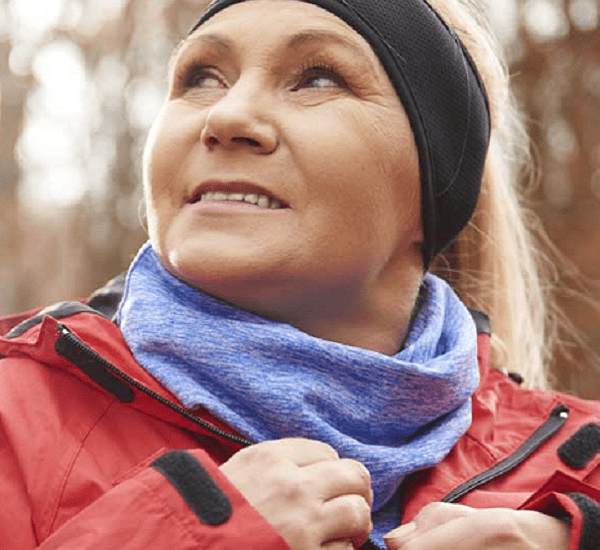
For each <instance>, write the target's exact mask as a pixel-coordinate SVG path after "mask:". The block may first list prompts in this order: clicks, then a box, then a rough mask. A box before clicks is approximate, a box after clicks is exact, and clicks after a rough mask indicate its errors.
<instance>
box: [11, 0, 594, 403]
mask: <svg viewBox="0 0 600 550" xmlns="http://www.w3.org/2000/svg"><path fill="white" fill-rule="evenodd" d="M205 1H206V0H153V2H148V1H147V0H103V1H102V2H94V0H0V212H2V216H1V218H0V251H1V252H0V314H6V313H11V312H16V311H21V310H24V309H29V308H34V307H37V306H39V305H43V304H47V303H49V302H52V301H57V300H63V299H69V298H77V297H85V296H87V295H88V294H89V293H90V292H91V291H92V290H93V289H94V288H96V287H98V286H100V285H101V284H102V283H103V282H104V281H106V280H107V279H109V278H111V277H113V276H114V275H116V274H118V273H120V272H121V271H123V270H125V269H126V268H127V265H128V264H129V262H130V261H131V259H132V257H133V255H134V254H135V252H136V251H137V249H138V247H139V246H140V244H141V243H142V242H143V241H144V239H145V234H144V230H143V228H142V225H143V224H142V223H141V222H140V220H139V210H140V208H139V204H140V179H141V170H140V166H141V154H142V148H143V143H144V140H145V136H146V133H147V130H148V127H149V125H150V123H151V121H152V119H153V117H154V116H155V114H156V112H157V110H158V108H159V106H160V102H161V101H162V95H163V94H164V90H165V87H166V71H165V66H166V63H167V61H168V58H169V55H170V52H171V50H172V48H173V46H174V45H175V44H176V42H177V41H178V40H179V39H180V38H181V37H182V36H184V35H185V33H186V31H187V29H188V28H189V27H190V26H191V24H192V23H193V22H194V21H195V19H196V18H197V16H198V14H199V12H200V11H201V9H202V7H203V5H204V4H205ZM490 12H491V16H492V19H493V20H495V21H496V25H497V28H498V31H499V35H500V37H501V39H502V42H503V43H504V46H505V47H506V49H507V52H508V55H509V59H510V62H511V70H512V73H513V74H514V86H515V91H516V93H517V96H518V97H519V99H520V101H521V103H522V105H523V107H524V109H525V112H526V113H527V115H528V121H529V130H530V133H531V135H532V137H533V140H534V147H535V151H536V155H537V156H538V157H539V159H538V160H539V165H540V166H541V167H542V168H541V174H540V176H541V177H540V182H541V184H540V187H539V190H538V191H537V194H536V196H535V201H536V202H535V208H536V210H537V212H538V214H539V215H540V217H541V218H542V220H543V222H544V224H545V227H546V228H547V230H548V233H549V234H550V237H551V238H552V239H553V241H554V242H555V243H556V245H557V246H558V248H559V249H560V250H562V251H563V253H564V254H565V255H566V256H567V257H568V258H569V259H570V260H572V261H573V262H574V264H575V265H577V266H578V268H579V269H580V270H581V272H582V273H583V274H584V275H585V276H586V277H587V278H588V279H589V280H590V281H591V283H590V285H591V287H592V288H595V289H596V292H597V293H598V294H597V296H598V298H600V290H599V289H600V286H598V285H596V286H594V284H595V283H594V282H598V281H600V110H599V109H598V105H599V104H600V27H599V17H600V0H512V1H509V0H503V1H502V2H494V1H493V0H490ZM563 305H564V307H565V309H566V310H567V312H568V313H569V315H570V316H571V318H572V319H573V320H574V322H575V324H576V325H577V326H579V327H580V328H581V329H582V331H583V332H584V334H585V335H586V336H587V338H588V339H589V341H590V343H591V344H592V346H593V347H594V348H595V349H596V351H597V352H598V353H600V322H599V321H600V319H599V318H598V314H597V312H596V311H594V310H593V308H592V307H585V306H584V305H582V302H581V301H578V300H573V299H571V298H569V293H568V292H567V293H565V298H564V299H563ZM573 353H574V356H575V357H577V355H578V353H580V351H579V350H574V352H573ZM581 353H582V352H581ZM598 370H599V371H600V365H599V366H598ZM556 375H557V379H558V381H559V384H560V386H561V387H562V388H563V389H567V390H571V391H573V392H575V393H578V394H580V395H583V396H586V397H598V396H600V376H598V377H595V376H591V375H590V374H589V372H586V371H584V370H582V369H579V370H578V369H577V368H573V367H572V366H570V365H567V363H566V362H565V361H564V360H558V361H557V364H556Z"/></svg>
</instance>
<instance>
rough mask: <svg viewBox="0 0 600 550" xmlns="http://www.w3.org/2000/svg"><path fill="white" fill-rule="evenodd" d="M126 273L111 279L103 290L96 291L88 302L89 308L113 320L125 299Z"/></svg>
mask: <svg viewBox="0 0 600 550" xmlns="http://www.w3.org/2000/svg"><path fill="white" fill-rule="evenodd" d="M125 275H126V274H125V273H122V274H121V275H118V276H117V277H115V278H114V279H111V280H110V281H108V283H106V284H105V285H104V286H103V287H102V288H99V289H98V290H96V291H95V292H94V293H93V294H92V295H91V296H90V298H89V300H88V303H87V304H88V306H90V307H91V308H92V309H94V310H96V311H97V312H98V313H101V314H102V315H104V316H105V317H106V318H108V319H113V318H114V316H115V315H116V313H117V309H118V308H119V304H120V303H121V298H123V292H124V290H125Z"/></svg>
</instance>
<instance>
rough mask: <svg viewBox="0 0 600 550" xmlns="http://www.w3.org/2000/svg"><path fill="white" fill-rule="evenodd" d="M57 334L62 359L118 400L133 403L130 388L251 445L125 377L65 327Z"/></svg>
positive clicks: (240, 443)
mask: <svg viewBox="0 0 600 550" xmlns="http://www.w3.org/2000/svg"><path fill="white" fill-rule="evenodd" d="M58 332H59V334H60V336H59V338H58V340H57V341H56V344H55V346H54V347H55V349H56V352H57V353H58V354H59V355H60V356H61V357H64V358H65V359H67V360H68V361H70V362H71V363H73V365H75V366H76V367H77V368H79V369H81V370H82V371H83V372H84V373H85V374H87V375H88V376H89V377H90V378H91V379H92V380H94V381H95V382H96V383H98V384H99V385H101V386H102V387H103V388H105V389H107V390H108V391H110V392H111V393H112V394H113V395H114V396H115V397H117V399H119V400H120V401H123V402H126V403H129V402H131V401H133V398H134V394H133V390H132V389H131V386H133V387H134V388H136V389H138V390H139V391H141V392H143V393H145V394H146V395H149V396H150V397H152V398H153V399H156V400H157V401H158V402H159V403H161V404H163V405H165V406H166V407H169V408H170V409H171V410H173V411H175V412H177V413H179V414H180V415H181V416H183V417H185V418H186V419H188V420H190V421H192V422H193V423H194V424H196V425H198V426H200V427H202V428H204V429H205V430H208V431H209V432H211V433H213V434H215V435H218V436H219V437H223V438H225V439H227V440H229V441H232V442H234V443H237V444H239V445H243V446H245V447H247V446H249V445H252V444H253V443H254V442H253V441H251V440H249V439H246V438H244V437H239V436H237V435H234V434H230V433H228V432H226V431H224V430H221V429H219V428H217V427H216V426H213V425H212V424H210V423H209V422H206V421H205V420H202V419H201V418H198V417H197V416H194V415H193V414H192V413H190V412H189V411H187V410H186V409H184V408H182V407H180V406H179V405H177V404H175V403H172V402H171V401H169V400H168V399H165V398H164V397H163V396H162V395H159V394H157V393H156V392H153V391H152V390H150V389H148V388H147V387H146V386H144V385H143V384H141V383H140V382H138V381H137V380H135V379H134V378H132V377H131V376H129V375H128V374H125V373H124V372H123V371H121V370H120V369H118V368H117V367H116V366H115V365H113V364H112V363H110V362H108V361H107V360H106V359H104V357H102V356H101V355H99V354H98V353H96V352H95V351H94V350H93V349H91V348H90V347H88V346H87V345H86V344H85V343H84V342H82V341H81V340H80V339H79V338H78V337H77V336H75V335H74V334H73V333H72V332H71V331H70V330H69V328H68V327H66V326H65V325H63V324H59V325H58Z"/></svg>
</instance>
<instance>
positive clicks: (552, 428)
mask: <svg viewBox="0 0 600 550" xmlns="http://www.w3.org/2000/svg"><path fill="white" fill-rule="evenodd" d="M567 418H569V408H568V407H567V406H566V405H557V406H556V407H554V409H552V412H551V413H550V415H549V416H548V418H547V420H546V421H545V422H544V423H543V424H542V425H541V426H540V427H539V428H538V429H537V430H536V431H535V432H533V434H532V435H531V436H529V438H528V439H527V440H526V441H525V442H524V443H523V444H522V445H521V446H520V447H519V448H518V449H517V450H516V451H515V452H514V453H513V454H511V455H510V456H509V457H508V458H506V459H504V460H503V461H501V462H499V463H498V464H496V465H495V466H492V467H491V468H489V469H488V470H486V471H485V472H482V473H481V474H478V475H476V476H475V477H472V478H471V479H469V480H468V481H466V482H465V483H463V484H462V485H459V486H458V487H457V488H456V489H454V490H452V491H451V492H450V493H448V494H447V495H446V496H445V497H444V498H443V499H442V500H441V502H446V503H452V502H455V501H457V500H458V499H459V498H461V497H462V496H464V495H466V494H467V493H469V492H470V491H473V490H474V489H476V488H477V487H480V486H481V485H484V484H486V483H489V482H490V481H492V480H494V479H496V478H497V477H500V476H501V475H504V474H506V473H508V472H509V471H510V470H512V469H513V468H516V467H517V466H518V465H519V464H521V462H523V461H524V460H525V459H526V458H527V457H529V456H530V455H531V454H532V453H533V452H534V451H536V450H537V449H538V448H539V447H540V446H541V445H542V444H543V443H545V442H546V441H548V439H550V438H551V437H552V436H553V435H554V434H555V433H556V432H558V431H559V430H560V429H561V428H562V427H563V426H564V425H565V423H566V422H567ZM361 550H381V549H380V548H379V546H378V545H377V544H375V543H374V542H373V541H372V540H371V539H369V540H368V541H367V542H366V543H365V544H364V545H363V546H362V547H361Z"/></svg>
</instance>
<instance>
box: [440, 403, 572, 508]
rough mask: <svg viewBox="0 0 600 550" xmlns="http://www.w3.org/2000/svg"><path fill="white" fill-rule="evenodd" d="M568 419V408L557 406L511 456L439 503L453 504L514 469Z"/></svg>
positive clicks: (460, 486)
mask: <svg viewBox="0 0 600 550" xmlns="http://www.w3.org/2000/svg"><path fill="white" fill-rule="evenodd" d="M567 418H569V408H568V407H567V406H566V405H557V406H556V407H554V409H552V412H551V413H550V416H549V417H548V419H547V420H546V421H545V422H544V423H543V424H542V425H541V426H540V427H539V428H538V429H537V430H536V431H535V432H533V434H532V435H531V436H530V437H529V438H528V439H527V440H526V441H525V443H523V444H522V445H521V446H520V447H519V448H518V449H517V450H516V451H515V452H514V453H513V454H511V455H510V456H509V457H508V458H505V459H504V460H502V461H501V462H498V464H496V465H495V466H492V467H491V468H490V469H489V470H486V471H485V472H482V473H481V474H479V475H476V476H475V477H473V478H471V479H469V480H468V481H466V482H465V483H463V484H462V485H459V486H458V487H457V488H456V489H454V490H452V491H450V492H449V493H448V494H447V495H446V496H445V497H444V498H443V499H442V500H441V502H448V503H450V502H455V501H457V500H458V499H459V498H461V497H462V496H464V495H466V494H467V493H469V492H471V491H473V490H474V489H476V488H477V487H480V486H481V485H484V484H486V483H489V482H490V481H492V480H494V479H496V478H497V477H500V476H502V475H504V474H506V473H507V472H509V471H510V470H512V469H513V468H516V467H517V466H518V465H519V464H521V462H523V461H524V460H525V459H526V458H527V457H529V456H530V455H531V454H532V453H533V452H534V451H536V450H537V449H538V448H539V447H540V446H541V445H542V444H543V443H545V442H546V441H547V440H548V439H550V438H551V437H552V436H553V435H554V434H555V433H556V432H558V431H559V430H560V429H561V428H562V427H563V426H564V425H565V423H566V421H567Z"/></svg>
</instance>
